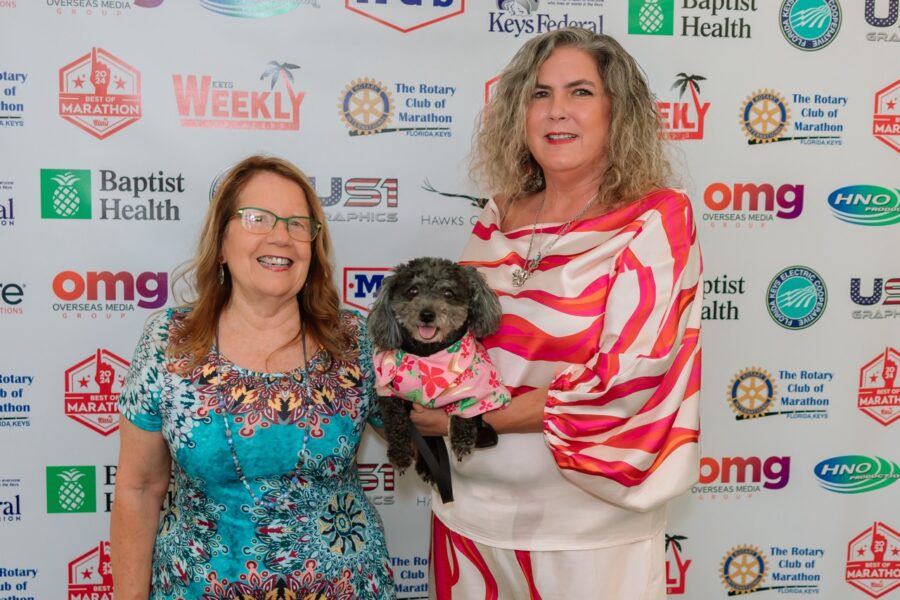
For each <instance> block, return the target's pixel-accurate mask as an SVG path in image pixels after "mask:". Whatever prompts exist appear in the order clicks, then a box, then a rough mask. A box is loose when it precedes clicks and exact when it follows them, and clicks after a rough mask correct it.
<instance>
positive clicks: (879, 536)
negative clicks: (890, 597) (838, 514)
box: [844, 521, 900, 598]
mask: <svg viewBox="0 0 900 600" xmlns="http://www.w3.org/2000/svg"><path fill="white" fill-rule="evenodd" d="M898 573H900V533H897V532H896V531H894V530H893V529H891V528H890V527H888V526H887V525H885V524H884V523H879V522H878V521H875V523H874V524H873V525H872V527H871V528H869V529H866V530H865V531H863V532H862V533H860V534H859V535H857V536H856V537H855V538H853V539H852V540H850V543H849V544H847V565H846V570H845V571H844V578H845V579H846V580H847V583H849V584H850V585H852V586H853V587H855V588H857V589H859V590H862V591H863V592H865V593H866V594H868V595H869V596H871V597H872V598H881V597H882V596H884V595H886V594H889V593H891V592H892V591H893V590H895V589H897V587H900V576H898V575H897V574H898Z"/></svg>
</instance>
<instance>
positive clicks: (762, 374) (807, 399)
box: [726, 367, 834, 421]
mask: <svg viewBox="0 0 900 600" xmlns="http://www.w3.org/2000/svg"><path fill="white" fill-rule="evenodd" d="M777 373H778V378H776V377H774V376H773V375H772V374H771V373H769V372H768V371H767V370H765V369H763V368H761V367H749V368H747V369H743V370H741V371H739V372H738V373H737V374H735V376H734V378H733V379H732V380H731V383H729V384H728V390H727V394H726V400H727V402H728V406H729V407H730V408H731V410H732V411H733V412H734V419H735V420H736V421H747V420H753V419H759V418H762V417H774V416H783V417H785V418H787V419H827V418H828V408H829V406H831V395H832V394H831V389H830V388H831V385H832V382H833V380H834V373H832V372H830V371H817V370H809V371H807V370H805V369H800V370H788V369H780V370H778V371H777ZM779 379H780V387H779Z"/></svg>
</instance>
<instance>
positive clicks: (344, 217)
mask: <svg viewBox="0 0 900 600" xmlns="http://www.w3.org/2000/svg"><path fill="white" fill-rule="evenodd" d="M309 180H310V183H311V184H312V186H313V188H315V187H316V178H315V177H310V178H309ZM330 181H331V185H330V188H329V190H328V195H322V194H320V193H319V192H318V190H317V191H316V195H318V196H319V201H320V202H321V204H322V207H323V208H324V209H325V216H326V217H327V219H328V221H329V222H348V223H396V222H397V221H398V210H397V202H398V195H399V187H400V186H399V184H398V182H397V178H396V177H350V178H348V179H344V178H343V177H332V178H331V179H330Z"/></svg>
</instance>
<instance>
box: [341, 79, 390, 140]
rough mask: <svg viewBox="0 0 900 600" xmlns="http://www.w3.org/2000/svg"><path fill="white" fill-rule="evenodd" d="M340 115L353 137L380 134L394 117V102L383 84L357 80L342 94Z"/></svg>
mask: <svg viewBox="0 0 900 600" xmlns="http://www.w3.org/2000/svg"><path fill="white" fill-rule="evenodd" d="M338 114H339V115H340V116H341V120H342V121H343V122H344V125H346V126H347V128H348V129H350V134H351V135H368V134H371V133H378V132H379V131H381V130H382V129H384V127H385V126H386V125H387V124H388V123H390V121H391V118H392V117H393V116H394V100H393V97H392V96H391V93H390V92H389V91H388V90H387V88H386V87H385V86H384V84H382V83H381V82H379V81H375V80H374V79H368V78H363V79H357V80H356V81H354V82H352V83H351V84H350V85H348V86H347V87H346V88H344V91H343V92H341V97H340V99H339V101H338Z"/></svg>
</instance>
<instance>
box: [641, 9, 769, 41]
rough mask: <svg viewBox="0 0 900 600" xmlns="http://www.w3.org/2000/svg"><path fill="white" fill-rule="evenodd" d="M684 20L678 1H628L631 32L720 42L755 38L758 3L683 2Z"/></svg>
mask: <svg viewBox="0 0 900 600" xmlns="http://www.w3.org/2000/svg"><path fill="white" fill-rule="evenodd" d="M679 4H680V6H679V9H680V12H681V19H680V20H677V19H676V17H675V0H628V33H629V34H631V35H675V31H676V27H675V26H676V23H677V24H678V25H679V27H678V29H677V31H678V34H677V35H679V36H681V37H701V38H718V39H749V38H751V37H752V36H753V29H752V27H751V19H750V15H752V14H754V13H756V11H757V7H756V0H681V1H680V2H679Z"/></svg>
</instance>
